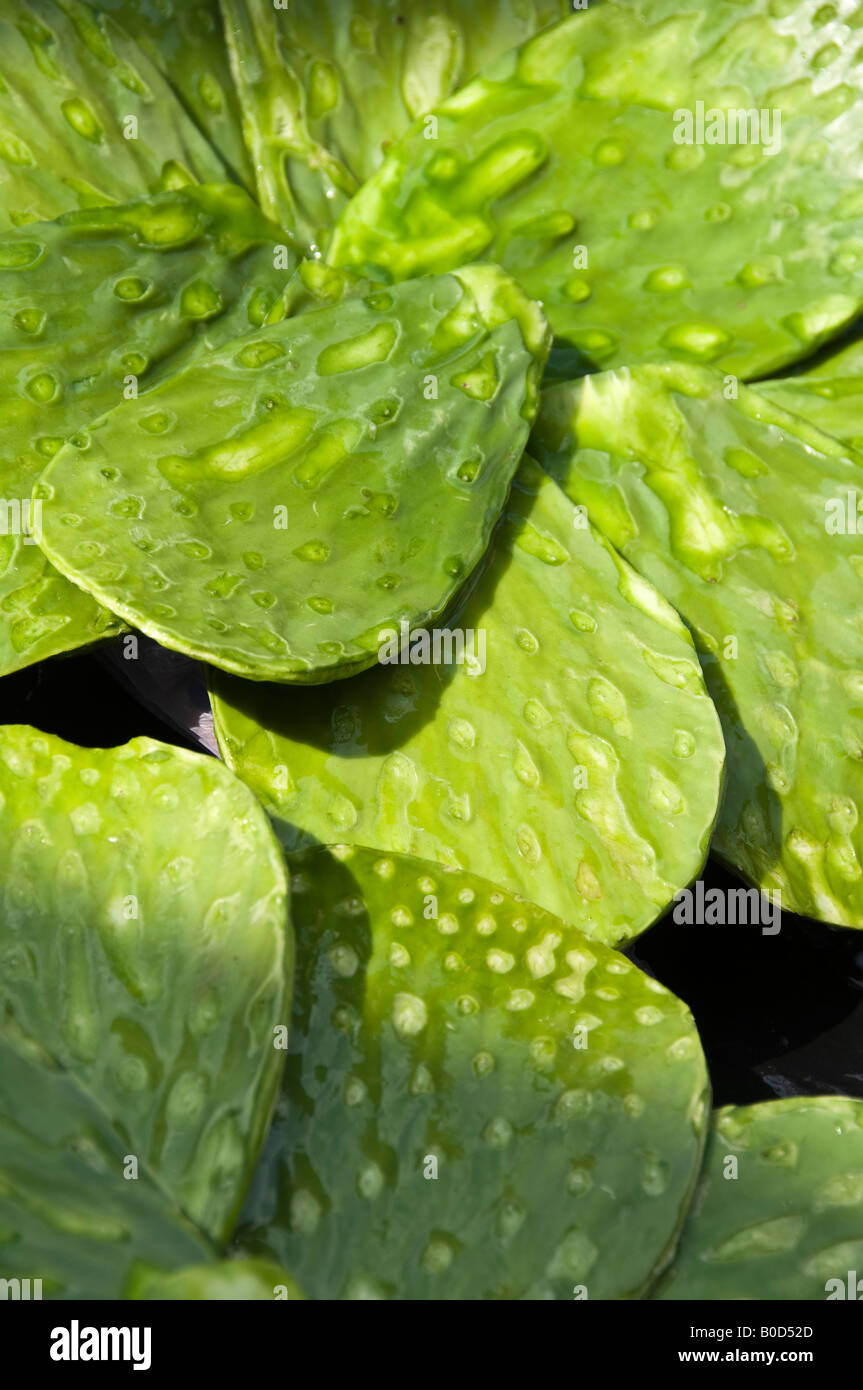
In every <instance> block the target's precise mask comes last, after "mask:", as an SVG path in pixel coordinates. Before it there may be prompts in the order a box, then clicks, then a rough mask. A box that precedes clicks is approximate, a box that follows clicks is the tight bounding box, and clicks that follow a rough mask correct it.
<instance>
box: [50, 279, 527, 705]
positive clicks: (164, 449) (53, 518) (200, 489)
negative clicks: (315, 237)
mask: <svg viewBox="0 0 863 1390" xmlns="http://www.w3.org/2000/svg"><path fill="white" fill-rule="evenodd" d="M547 349H548V341H547V335H546V325H545V320H544V319H543V317H542V314H541V311H540V309H539V307H538V306H537V305H536V304H534V303H533V302H532V301H531V300H528V299H527V298H526V297H525V296H524V295H523V294H522V292H521V291H520V290H519V289H518V287H517V286H516V285H515V284H514V283H513V282H512V281H511V280H510V279H509V278H508V277H507V276H506V275H504V274H503V273H502V272H501V271H499V270H497V268H496V267H493V266H488V267H486V266H471V267H469V268H468V269H467V270H466V271H464V272H463V273H459V274H458V275H447V276H440V277H429V278H426V279H423V280H417V281H414V282H412V283H411V284H408V285H401V286H398V287H396V288H394V289H392V290H377V291H375V292H374V293H372V294H370V295H366V296H356V297H353V298H348V299H346V300H344V302H342V303H340V304H338V305H336V306H334V307H331V308H324V309H318V310H313V311H310V312H308V313H304V314H300V315H299V316H297V317H296V318H292V319H288V320H284V321H282V322H279V323H275V324H272V325H270V326H268V327H265V328H263V329H261V331H260V333H259V334H246V335H245V336H244V337H242V338H237V339H236V340H234V341H233V342H230V343H227V344H223V345H222V346H220V347H219V348H218V349H217V350H216V351H214V352H212V353H209V354H207V355H206V357H204V356H203V355H199V356H198V357H196V358H195V359H194V360H193V361H192V362H191V363H189V364H188V366H187V367H185V368H184V369H181V370H179V371H177V372H175V373H174V374H173V375H172V376H170V377H169V378H168V379H167V380H165V381H164V382H161V383H160V384H159V385H157V386H156V387H155V388H154V389H153V390H151V391H149V392H147V393H146V394H145V395H144V396H141V397H140V398H138V399H137V400H133V401H125V402H123V403H122V404H121V405H119V406H118V407H117V408H116V409H115V410H113V411H111V412H110V413H109V414H107V415H106V416H104V417H103V418H102V419H101V420H99V421H97V422H96V424H95V425H94V426H93V428H92V429H91V430H90V431H89V432H88V434H87V435H86V436H85V437H84V438H82V439H81V440H78V441H77V442H72V443H70V444H69V445H67V446H66V447H65V448H64V449H62V450H61V451H60V452H59V453H58V454H57V456H56V458H54V459H53V460H52V462H51V463H50V465H49V466H48V468H47V469H46V471H45V473H44V475H43V478H42V481H41V483H40V485H39V488H38V495H39V496H40V497H42V498H44V499H45V500H44V504H43V509H42V534H41V538H40V544H41V545H42V547H43V549H44V551H45V553H46V554H47V556H48V558H49V559H50V560H52V561H53V563H54V564H55V565H56V566H57V568H58V569H59V570H61V571H62V573H64V574H66V575H67V576H68V577H69V578H70V579H73V580H74V581H75V582H76V583H77V584H80V585H81V586H82V587H83V588H85V589H87V590H88V592H90V593H91V594H92V595H93V597H94V598H96V599H98V600H100V601H101V602H103V603H104V604H106V605H107V606H108V607H109V608H111V609H112V610H113V611H114V612H115V613H117V614H118V615H119V616H121V617H123V618H125V619H126V620H127V621H129V622H131V623H134V624H136V625H137V626H139V627H140V628H142V629H143V631H144V632H146V633H147V634H148V635H149V636H150V637H153V638H155V639H156V640H157V641H160V642H162V643H163V645H165V646H167V647H172V648H174V649H175V650H179V651H184V652H186V653H188V654H189V655H191V656H198V657H203V658H205V659H206V660H209V661H211V662H212V663H213V664H214V665H216V666H219V667H223V668H225V669H226V670H230V671H234V672H237V673H239V674H241V675H245V676H249V677H252V678H254V679H258V680H263V679H267V678H269V679H274V680H294V681H321V680H331V679H332V678H333V677H336V676H342V675H345V674H347V673H348V672H350V671H351V670H357V669H362V668H363V667H365V666H368V665H370V664H371V663H372V662H374V661H375V660H376V659H377V654H378V650H379V647H380V645H381V641H382V639H381V635H380V633H381V629H385V628H388V627H389V626H390V625H392V624H395V625H396V626H398V624H399V623H400V622H401V621H402V620H406V621H408V622H424V621H427V620H429V619H431V618H434V617H436V616H437V615H438V614H440V613H441V612H442V610H443V609H444V607H445V606H446V605H447V603H448V602H449V601H450V599H451V598H452V596H453V594H454V593H455V592H456V590H457V589H458V587H459V585H460V584H461V583H463V581H464V580H465V579H466V578H467V576H468V575H469V574H470V572H471V570H472V569H473V568H474V566H475V565H476V563H477V561H478V560H479V559H480V558H481V556H482V554H483V552H484V551H485V549H486V546H487V544H488V540H489V536H490V534H491V529H492V526H493V525H494V523H495V521H496V519H497V517H498V515H499V513H500V510H501V508H502V506H503V504H504V501H505V499H506V495H507V491H508V489H509V485H510V480H511V478H512V475H513V473H514V472H515V469H516V467H517V465H518V461H519V458H520V457H521V453H522V450H523V448H524V445H525V443H526V440H527V434H528V430H529V426H530V423H531V421H532V420H533V418H534V415H535V412H536V408H537V404H538V381H539V375H540V372H541V370H542V366H543V364H544V362H545V356H546V352H547Z"/></svg>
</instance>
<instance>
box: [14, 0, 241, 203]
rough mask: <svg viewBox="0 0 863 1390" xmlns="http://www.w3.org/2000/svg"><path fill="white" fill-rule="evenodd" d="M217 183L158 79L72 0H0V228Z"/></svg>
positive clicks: (120, 38) (120, 34)
mask: <svg viewBox="0 0 863 1390" xmlns="http://www.w3.org/2000/svg"><path fill="white" fill-rule="evenodd" d="M227 177H228V172H227V170H226V168H225V165H224V164H223V162H222V160H221V159H220V158H219V156H218V155H217V153H216V151H215V150H214V149H213V147H212V145H210V143H209V142H208V141H207V140H206V139H205V137H204V136H203V135H202V134H201V132H200V131H199V130H198V127H197V126H196V125H195V123H194V121H192V120H190V118H189V117H188V116H187V114H186V112H185V110H184V109H183V106H182V105H181V103H180V101H179V100H178V99H177V97H176V96H175V95H174V93H173V91H172V90H171V88H170V86H169V85H168V83H167V81H166V79H165V78H164V77H163V76H162V74H161V72H160V71H159V69H158V68H157V67H155V66H154V64H153V63H152V62H151V61H150V59H149V58H148V57H147V56H146V54H145V53H144V52H143V50H142V49H141V48H139V46H138V45H137V44H136V43H135V42H134V40H132V39H131V38H129V36H128V35H127V34H126V33H125V31H124V30H123V29H121V28H120V27H119V26H118V25H117V24H116V23H114V21H113V20H112V19H111V18H110V17H109V16H104V15H96V14H94V12H93V10H92V9H91V8H90V7H89V6H88V5H86V4H83V3H82V0H4V4H3V11H2V14H0V226H2V227H10V226H11V227H19V226H22V225H24V224H25V223H30V222H47V221H50V220H51V219H52V218H54V217H57V216H59V214H60V213H63V212H68V211H69V210H70V209H72V208H88V207H97V206H99V205H100V204H105V203H114V202H122V201H125V200H127V199H130V198H139V197H141V195H142V194H144V193H158V192H161V191H163V190H166V189H171V188H180V187H183V186H185V185H186V184H190V183H195V182H200V183H221V182H224V181H225V180H226V179H227Z"/></svg>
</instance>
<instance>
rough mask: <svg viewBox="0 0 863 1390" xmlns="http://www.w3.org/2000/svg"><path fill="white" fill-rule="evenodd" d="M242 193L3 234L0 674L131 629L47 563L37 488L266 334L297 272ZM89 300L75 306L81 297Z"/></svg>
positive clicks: (180, 196) (215, 193) (166, 199)
mask: <svg viewBox="0 0 863 1390" xmlns="http://www.w3.org/2000/svg"><path fill="white" fill-rule="evenodd" d="M276 235H277V234H276V230H275V228H274V227H273V226H272V224H271V223H269V222H267V220H266V218H264V217H263V216H262V215H261V214H260V212H259V211H258V209H257V208H256V207H255V206H254V204H253V203H252V202H251V201H250V200H249V198H248V197H247V195H246V194H245V193H243V192H242V190H241V189H239V188H236V187H233V186H228V185H220V186H215V185H208V186H206V187H190V188H187V189H184V190H182V191H180V192H175V193H161V194H157V195H156V196H154V197H152V198H143V199H139V200H136V201H134V202H131V203H124V204H119V205H115V206H113V207H110V208H93V209H89V210H87V211H84V212H74V213H69V214H67V215H65V216H64V217H61V218H60V219H58V220H57V221H55V222H51V223H39V224H38V225H33V226H30V227H27V228H26V229H23V230H21V231H17V232H6V233H5V234H0V304H2V307H0V358H2V362H3V371H2V373H0V429H2V440H0V489H2V497H3V502H2V505H3V511H4V515H3V517H2V518H0V520H2V534H0V615H2V622H0V672H2V673H4V674H5V673H7V672H9V671H14V670H16V669H18V668H19V667H22V666H26V665H29V664H31V663H32V662H34V661H39V660H42V659H43V658H45V657H47V656H52V655H54V654H55V653H57V652H64V651H70V650H72V649H74V648H75V647H80V646H83V645H86V644H87V643H89V642H93V641H95V640H97V639H99V638H104V637H106V636H111V635H112V634H113V633H116V632H117V631H118V630H119V629H120V626H121V624H120V623H119V622H118V620H117V619H116V618H115V617H114V616H113V615H112V614H111V613H110V612H108V611H106V610H105V609H104V608H101V607H99V605H98V604H97V603H96V602H95V600H94V599H93V598H92V597H91V596H90V595H89V594H87V593H84V592H83V591H82V590H81V589H79V588H78V587H77V586H76V585H74V584H72V583H70V582H69V581H68V580H67V579H65V578H63V577H62V576H61V575H60V574H59V573H58V572H57V570H56V569H55V568H54V566H53V565H51V564H50V563H49V562H48V560H47V559H46V557H45V555H44V554H43V553H42V551H41V550H40V549H39V547H38V544H37V537H38V534H39V531H40V529H41V515H40V513H41V507H34V506H33V505H31V501H30V495H31V492H32V490H33V484H34V483H35V481H36V479H37V478H38V477H39V474H40V473H41V472H42V470H43V469H44V468H45V466H46V464H47V462H48V460H49V459H51V458H52V457H53V456H54V454H56V453H57V451H58V450H59V449H60V448H62V446H63V443H64V441H65V440H66V439H68V438H70V436H75V435H76V433H77V432H78V431H82V430H84V429H86V427H87V426H88V425H90V424H91V423H92V421H93V420H95V419H96V418H97V417H98V416H100V415H102V414H104V413H105V411H107V410H110V409H111V408H112V407H113V406H114V405H116V404H117V403H118V402H120V401H122V400H123V399H124V397H127V398H128V397H131V398H137V394H138V391H139V390H140V391H142V392H143V391H144V390H146V389H147V388H148V387H149V386H150V385H151V384H152V383H153V382H154V381H156V380H158V379H159V378H160V376H164V375H165V374H166V373H168V372H170V371H172V370H176V367H177V365H178V364H180V363H182V362H184V361H185V360H186V357H187V356H188V355H189V353H190V352H191V350H192V348H193V347H194V348H196V349H197V350H199V351H207V350H210V349H212V348H213V347H214V346H215V345H217V344H218V343H219V342H221V341H223V340H224V339H225V338H230V337H233V336H234V335H235V334H237V333H240V332H243V331H244V330H249V329H250V328H252V327H257V326H259V325H260V324H262V323H263V322H264V320H265V318H266V316H267V314H268V313H269V312H270V310H271V309H272V307H273V305H274V303H275V302H276V300H277V296H279V295H280V293H281V292H282V291H283V290H284V288H285V285H286V284H287V283H289V282H290V279H291V276H292V273H293V271H294V269H295V267H296V266H297V261H298V257H297V254H296V252H295V251H294V250H293V248H292V247H291V246H283V248H282V249H283V251H284V253H285V254H284V256H283V257H282V258H281V260H282V262H283V264H284V267H285V268H284V269H278V268H276V264H275V262H276V259H277V258H276V257H275V256H274V251H275V247H276V245H277V244H278V243H277V242H275V241H274V238H275V237H276ZM70 283H71V284H73V285H74V287H75V291H74V294H71V295H70V293H69V285H70Z"/></svg>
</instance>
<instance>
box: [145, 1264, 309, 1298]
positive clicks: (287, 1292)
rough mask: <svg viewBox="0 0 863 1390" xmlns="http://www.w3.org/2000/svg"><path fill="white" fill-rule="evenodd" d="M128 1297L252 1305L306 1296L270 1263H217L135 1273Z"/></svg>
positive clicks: (282, 1272)
mask: <svg viewBox="0 0 863 1390" xmlns="http://www.w3.org/2000/svg"><path fill="white" fill-rule="evenodd" d="M125 1296H126V1297H127V1298H135V1299H148V1300H156V1301H160V1302H165V1301H170V1302H183V1303H188V1302H189V1301H192V1302H200V1301H202V1300H207V1301H216V1302H221V1303H224V1302H244V1303H249V1302H255V1303H272V1302H273V1301H274V1300H275V1301H277V1302H285V1301H290V1302H296V1301H297V1300H298V1299H300V1300H304V1299H305V1294H304V1293H303V1291H302V1289H301V1288H300V1287H299V1285H298V1284H297V1283H296V1282H295V1280H293V1279H292V1278H291V1277H290V1275H289V1274H286V1273H285V1271H284V1270H283V1269H280V1268H279V1266H278V1265H275V1264H273V1263H272V1262H271V1261H269V1260H243V1259H238V1260H219V1261H218V1262H216V1263H214V1264H201V1265H194V1266H192V1267H190V1268H189V1269H178V1270H175V1271H173V1272H172V1273H169V1274H161V1273H151V1272H149V1271H147V1270H143V1269H139V1270H136V1271H135V1273H134V1275H133V1277H132V1279H131V1280H130V1282H129V1285H128V1286H127V1288H126V1291H125Z"/></svg>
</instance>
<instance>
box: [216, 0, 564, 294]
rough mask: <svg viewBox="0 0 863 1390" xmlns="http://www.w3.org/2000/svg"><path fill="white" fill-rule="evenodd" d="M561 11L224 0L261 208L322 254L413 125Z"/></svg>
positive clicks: (502, 5)
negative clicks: (341, 218)
mask: <svg viewBox="0 0 863 1390" xmlns="http://www.w3.org/2000/svg"><path fill="white" fill-rule="evenodd" d="M568 9H569V5H568V3H567V0H473V3H472V4H471V5H467V6H466V5H464V4H462V3H460V0H375V3H374V4H369V3H368V2H367V0H290V3H289V4H283V5H278V6H276V5H274V4H273V0H222V10H223V13H224V17H225V30H226V34H227V38H228V43H229V47H230V51H231V62H232V67H233V72H234V77H235V80H236V85H237V87H238V89H239V92H240V95H241V98H242V104H243V120H244V127H245V134H246V141H247V144H248V146H249V150H250V152H251V156H252V161H253V163H254V166H255V170H256V173H257V180H258V195H259V198H260V201H261V206H262V207H263V208H264V210H265V211H266V212H267V213H269V215H270V216H271V217H273V218H275V219H276V220H277V221H279V222H281V223H282V224H283V225H284V226H286V227H292V228H296V229H297V231H298V233H299V234H300V235H301V236H302V237H303V238H304V239H305V240H306V241H307V242H308V243H310V244H312V245H315V246H319V245H323V242H324V239H325V238H326V236H327V234H328V233H329V231H330V229H331V228H332V225H333V222H334V220H335V218H336V216H337V215H338V213H339V212H340V211H341V210H342V208H343V207H344V205H345V203H346V202H347V200H348V198H350V197H351V195H352V194H353V193H355V192H356V190H357V189H358V188H359V186H360V184H361V183H362V182H363V180H364V179H367V178H368V177H369V175H370V174H372V173H374V171H375V170H376V169H377V168H378V166H379V165H380V163H381V160H382V159H383V156H384V153H385V152H386V149H387V148H388V146H389V145H390V144H391V143H392V142H393V141H394V140H395V139H397V138H398V137H399V136H400V135H401V134H402V133H403V131H405V130H406V129H407V127H408V126H409V125H410V123H411V121H412V120H414V119H415V117H417V116H420V115H421V114H422V113H424V112H426V111H428V110H430V109H431V107H432V106H434V105H435V104H436V103H437V102H439V101H441V100H443V98H444V97H447V96H449V95H450V93H451V92H454V91H455V90H456V88H458V87H460V86H462V85H463V83H464V82H465V81H466V80H467V79H468V78H469V77H472V76H473V75H474V73H475V72H478V71H479V69H480V68H481V67H484V66H485V64H486V63H488V62H490V61H491V60H492V59H493V58H497V57H498V56H499V55H500V54H502V53H505V52H506V51H507V49H509V48H513V47H515V45H516V44H518V43H521V41H522V40H523V39H526V38H529V37H530V35H531V34H534V33H535V32H536V31H537V30H538V29H541V28H543V27H544V26H545V25H547V24H550V23H551V22H552V21H553V20H556V19H559V18H560V17H561V16H562V15H564V14H566V13H567V11H568ZM455 264H456V263H455V262H453V264H452V265H451V266H448V267H447V269H454V268H455Z"/></svg>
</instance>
